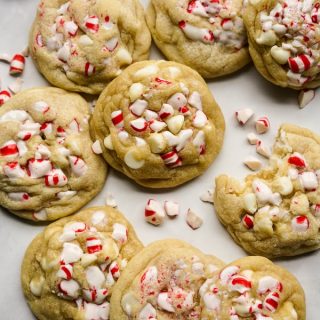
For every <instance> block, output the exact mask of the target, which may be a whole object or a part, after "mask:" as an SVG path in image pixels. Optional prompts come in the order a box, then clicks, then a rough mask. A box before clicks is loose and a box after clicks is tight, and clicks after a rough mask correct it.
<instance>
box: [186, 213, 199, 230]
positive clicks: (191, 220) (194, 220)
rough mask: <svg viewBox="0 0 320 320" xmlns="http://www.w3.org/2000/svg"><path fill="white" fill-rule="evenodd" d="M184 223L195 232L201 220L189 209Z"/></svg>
mask: <svg viewBox="0 0 320 320" xmlns="http://www.w3.org/2000/svg"><path fill="white" fill-rule="evenodd" d="M186 222H187V224H188V225H189V226H190V227H191V228H192V229H193V230H195V229H198V228H200V227H201V226H202V223H203V220H202V219H201V218H200V217H199V216H198V215H197V214H196V213H195V212H193V211H192V210H191V209H190V208H189V209H188V212H187V214H186Z"/></svg>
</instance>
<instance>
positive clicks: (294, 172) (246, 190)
mask: <svg viewBox="0 0 320 320" xmlns="http://www.w3.org/2000/svg"><path fill="white" fill-rule="evenodd" d="M319 154H320V137H319V136H317V135H316V134H314V133H313V132H311V131H310V130H308V129H305V128H300V127H297V126H294V125H289V124H285V125H282V126H281V127H280V130H279V133H278V137H277V139H276V141H275V144H274V148H273V155H272V157H271V161H270V166H269V167H267V168H266V169H263V170H261V171H260V172H258V173H257V174H252V175H249V176H247V177H246V179H245V182H244V183H242V182H240V181H238V180H236V179H234V178H231V177H228V176H226V175H222V176H219V177H218V178H217V179H216V191H215V195H214V205H215V211H216V213H217V215H218V217H219V219H220V220H221V222H222V223H223V224H224V225H225V227H226V228H227V230H228V232H229V233H230V234H231V236H232V237H233V238H234V240H235V241H236V242H237V243H238V244H240V245H241V246H242V247H243V248H244V249H245V250H246V251H248V252H249V253H251V254H259V255H263V256H267V257H279V256H294V255H298V254H301V253H304V252H308V251H312V250H316V249H318V248H319V247H320V233H319V226H320V188H319V178H320V171H319V169H320V158H319Z"/></svg>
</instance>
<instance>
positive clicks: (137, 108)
mask: <svg viewBox="0 0 320 320" xmlns="http://www.w3.org/2000/svg"><path fill="white" fill-rule="evenodd" d="M147 107H148V102H147V101H145V100H140V99H138V100H136V101H135V102H134V103H133V104H132V105H130V106H129V110H130V111H131V113H132V114H133V115H135V116H136V117H140V116H142V114H143V113H144V111H145V110H146V108H147Z"/></svg>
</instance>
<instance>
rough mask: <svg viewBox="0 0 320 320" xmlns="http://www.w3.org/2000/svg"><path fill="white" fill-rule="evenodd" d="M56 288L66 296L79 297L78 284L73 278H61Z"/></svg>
mask: <svg viewBox="0 0 320 320" xmlns="http://www.w3.org/2000/svg"><path fill="white" fill-rule="evenodd" d="M58 288H59V290H60V292H62V293H63V294H64V295H66V296H68V297H69V298H72V299H76V298H78V297H79V290H80V286H79V284H78V282H77V281H75V280H73V279H70V280H62V281H61V282H60V283H59V284H58Z"/></svg>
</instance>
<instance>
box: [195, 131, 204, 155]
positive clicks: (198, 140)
mask: <svg viewBox="0 0 320 320" xmlns="http://www.w3.org/2000/svg"><path fill="white" fill-rule="evenodd" d="M192 144H193V145H194V146H195V147H196V148H197V149H198V152H199V154H200V155H202V154H205V153H206V136H205V133H204V132H203V131H202V130H199V131H198V132H197V134H196V136H195V137H194V139H193V141H192Z"/></svg>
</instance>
